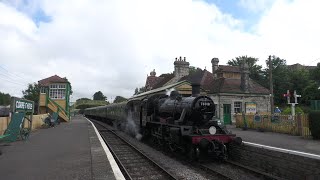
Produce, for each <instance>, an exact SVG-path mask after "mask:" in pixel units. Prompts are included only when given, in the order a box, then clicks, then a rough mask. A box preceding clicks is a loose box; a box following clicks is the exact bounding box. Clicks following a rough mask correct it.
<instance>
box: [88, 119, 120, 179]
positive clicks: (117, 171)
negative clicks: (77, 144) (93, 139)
mask: <svg viewBox="0 0 320 180" xmlns="http://www.w3.org/2000/svg"><path fill="white" fill-rule="evenodd" d="M86 119H87V118H86ZM87 120H88V121H89V122H90V123H91V124H92V126H93V128H94V131H95V132H96V134H97V136H98V139H99V141H100V143H101V145H102V147H103V149H104V152H105V153H106V155H107V158H108V160H109V163H110V165H111V168H112V171H113V173H114V176H115V177H116V179H117V180H125V178H124V176H123V174H122V172H121V170H120V168H119V166H118V164H117V163H116V161H115V160H114V158H113V156H112V154H111V152H110V150H109V148H108V147H107V145H106V143H105V142H104V141H103V139H102V137H101V135H100V133H99V132H98V130H97V128H96V126H95V125H94V124H93V123H92V122H91V121H90V120H89V119H87Z"/></svg>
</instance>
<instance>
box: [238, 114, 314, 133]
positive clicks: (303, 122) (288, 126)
mask: <svg viewBox="0 0 320 180" xmlns="http://www.w3.org/2000/svg"><path fill="white" fill-rule="evenodd" d="M235 119H236V127H238V128H244V127H245V126H246V127H247V128H249V129H257V130H261V131H271V132H277V133H285V134H290V135H295V136H302V137H304V138H310V137H311V132H310V129H309V118H308V115H296V116H290V115H277V114H275V115H270V114H266V115H242V114H239V115H235Z"/></svg>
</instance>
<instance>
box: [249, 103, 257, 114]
mask: <svg viewBox="0 0 320 180" xmlns="http://www.w3.org/2000/svg"><path fill="white" fill-rule="evenodd" d="M256 112H257V104H256V103H254V102H246V113H250V114H255V113H256Z"/></svg>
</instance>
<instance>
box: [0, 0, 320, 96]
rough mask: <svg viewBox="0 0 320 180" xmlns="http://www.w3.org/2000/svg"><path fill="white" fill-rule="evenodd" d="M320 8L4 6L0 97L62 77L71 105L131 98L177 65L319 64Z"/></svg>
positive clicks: (286, 3)
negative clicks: (241, 60) (96, 98)
mask: <svg viewBox="0 0 320 180" xmlns="http://www.w3.org/2000/svg"><path fill="white" fill-rule="evenodd" d="M318 7H320V1H318V0H308V1H305V0H238V1H237V0H229V1H225V0H194V1H193V0H192V1H191V0H135V1H133V0H108V1H101V0H68V1H65V0H55V1H52V0H0V92H4V93H9V94H10V95H12V96H18V97H21V96H22V93H21V91H22V90H24V89H26V88H27V84H28V83H33V82H38V81H39V80H41V79H44V78H47V77H50V76H52V75H55V74H56V75H58V76H60V77H67V78H68V80H69V81H70V82H71V85H72V88H73V95H72V97H71V100H72V101H75V100H76V99H78V98H82V97H87V98H92V96H93V94H94V93H95V92H97V91H101V92H103V94H104V95H105V96H107V98H108V99H109V100H113V99H114V98H115V96H117V95H120V96H124V97H127V98H128V97H131V96H132V95H133V93H134V90H135V88H136V87H142V86H144V85H145V80H146V77H147V74H149V73H150V71H152V70H153V69H155V71H156V73H157V75H160V74H162V73H171V72H173V69H174V66H173V62H174V59H175V57H179V56H182V57H186V58H187V61H188V62H189V63H190V65H191V66H195V67H199V68H202V69H205V68H206V69H207V70H208V71H210V72H211V70H212V68H211V67H212V65H211V59H212V58H214V57H217V58H219V60H220V62H219V64H226V63H227V62H228V60H231V59H232V58H235V57H238V56H243V55H247V56H252V57H256V58H259V62H258V64H260V65H263V66H265V60H266V59H267V58H268V56H269V55H276V56H278V57H280V58H282V59H286V61H287V64H295V63H300V64H303V65H316V64H317V63H318V62H319V61H320V51H319V50H318V47H319V45H318V43H319V42H320V33H319V32H320V23H318V22H319V20H318V17H320V11H319V10H318V9H317V8H318Z"/></svg>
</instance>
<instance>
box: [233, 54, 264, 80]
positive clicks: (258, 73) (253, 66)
mask: <svg viewBox="0 0 320 180" xmlns="http://www.w3.org/2000/svg"><path fill="white" fill-rule="evenodd" d="M258 60H259V59H258V58H254V57H248V56H239V57H236V58H235V59H232V60H229V61H228V63H227V64H228V65H230V66H240V65H241V63H243V62H244V61H246V62H247V64H248V66H249V71H250V74H249V77H250V78H251V79H253V80H254V81H256V82H257V83H259V84H261V85H263V86H266V84H265V83H264V81H263V79H264V77H263V71H262V66H260V65H257V62H258Z"/></svg>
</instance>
